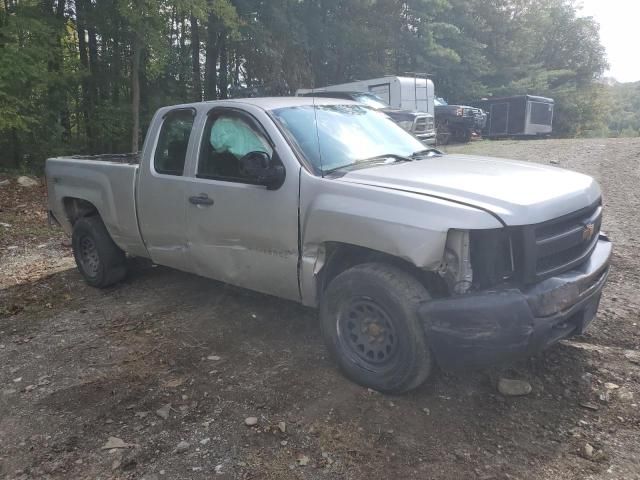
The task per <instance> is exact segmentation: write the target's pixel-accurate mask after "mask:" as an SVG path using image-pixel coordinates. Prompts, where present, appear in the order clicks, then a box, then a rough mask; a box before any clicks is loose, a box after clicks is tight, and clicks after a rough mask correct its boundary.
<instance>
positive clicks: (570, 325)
mask: <svg viewBox="0 0 640 480" xmlns="http://www.w3.org/2000/svg"><path fill="white" fill-rule="evenodd" d="M611 252H612V246H611V242H610V241H609V239H608V238H607V237H606V236H604V235H600V238H599V240H598V243H597V245H596V247H595V249H594V251H593V253H592V254H591V256H590V257H589V259H588V260H587V261H586V262H585V263H583V264H582V265H580V266H579V267H577V268H576V269H574V270H571V271H568V272H565V273H562V274H560V275H558V276H555V277H552V278H549V279H547V280H544V281H542V282H540V283H537V284H535V285H533V286H530V287H527V288H523V289H520V288H515V287H514V288H509V287H505V288H502V289H497V290H493V291H483V292H478V293H470V294H466V295H461V296H457V297H448V298H444V299H436V300H432V301H429V302H426V303H424V304H423V305H421V306H420V308H419V310H418V313H419V316H420V319H421V321H422V322H423V324H424V328H425V331H426V333H427V339H428V341H429V344H430V347H431V350H432V351H433V354H434V355H435V357H436V360H437V361H438V363H439V364H440V365H441V366H443V367H445V368H455V367H463V366H479V365H487V364H492V363H496V362H500V361H504V360H509V359H513V358H517V357H522V356H526V355H530V354H533V353H536V352H539V351H540V350H542V349H544V348H546V347H548V346H550V345H552V344H554V343H556V342H558V341H559V340H562V339H563V338H567V337H571V336H573V335H579V334H581V333H583V332H584V330H585V329H586V327H587V326H588V325H589V323H590V322H591V321H592V320H593V318H594V317H595V315H596V312H597V310H598V304H599V302H600V296H601V294H602V288H603V287H604V284H605V282H606V280H607V276H608V274H609V261H610V258H611Z"/></svg>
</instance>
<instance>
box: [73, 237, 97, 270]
mask: <svg viewBox="0 0 640 480" xmlns="http://www.w3.org/2000/svg"><path fill="white" fill-rule="evenodd" d="M78 250H79V251H78V253H79V255H78V256H79V257H80V263H81V264H82V268H83V269H84V271H85V272H87V274H88V275H89V276H91V277H95V276H96V275H97V274H98V271H99V270H100V258H99V257H98V248H97V247H96V243H95V242H94V241H93V238H91V237H82V238H81V239H80V248H79V249H78Z"/></svg>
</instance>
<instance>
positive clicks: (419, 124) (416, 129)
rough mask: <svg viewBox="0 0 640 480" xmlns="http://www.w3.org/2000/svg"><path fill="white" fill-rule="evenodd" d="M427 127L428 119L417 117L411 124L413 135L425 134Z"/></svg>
mask: <svg viewBox="0 0 640 480" xmlns="http://www.w3.org/2000/svg"><path fill="white" fill-rule="evenodd" d="M427 127H428V118H427V117H418V118H416V120H415V121H414V122H413V133H426V132H428V131H429V129H428V128H427Z"/></svg>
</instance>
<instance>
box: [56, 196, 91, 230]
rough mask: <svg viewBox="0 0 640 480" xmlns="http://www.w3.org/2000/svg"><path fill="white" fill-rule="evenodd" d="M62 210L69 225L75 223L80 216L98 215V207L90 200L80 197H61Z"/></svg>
mask: <svg viewBox="0 0 640 480" xmlns="http://www.w3.org/2000/svg"><path fill="white" fill-rule="evenodd" d="M63 204H64V211H65V214H66V215H67V218H68V219H69V222H70V223H71V225H73V224H74V223H76V222H77V221H78V220H79V219H80V218H82V217H89V216H91V215H99V213H98V209H97V208H96V207H95V205H94V204H93V203H91V202H88V201H86V200H82V199H81V198H72V197H65V198H64V199H63Z"/></svg>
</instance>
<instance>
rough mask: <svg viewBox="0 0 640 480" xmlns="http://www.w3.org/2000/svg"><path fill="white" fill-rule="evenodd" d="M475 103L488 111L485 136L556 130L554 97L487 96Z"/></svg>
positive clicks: (515, 135)
mask: <svg viewBox="0 0 640 480" xmlns="http://www.w3.org/2000/svg"><path fill="white" fill-rule="evenodd" d="M473 105H474V106H476V107H479V108H482V109H483V110H484V111H485V112H487V115H488V119H487V124H486V126H485V129H484V131H483V135H484V136H485V137H489V138H499V137H524V136H546V135H550V134H551V132H552V128H553V127H552V125H553V107H554V101H553V99H552V98H545V97H538V96H534V95H518V96H513V97H502V98H489V99H483V100H479V101H477V102H474V104H473Z"/></svg>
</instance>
